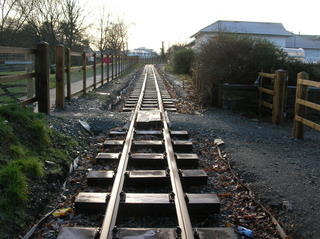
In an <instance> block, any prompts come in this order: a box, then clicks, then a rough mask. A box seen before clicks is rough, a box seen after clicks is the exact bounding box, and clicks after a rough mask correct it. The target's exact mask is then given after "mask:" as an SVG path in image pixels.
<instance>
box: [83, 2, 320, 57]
mask: <svg viewBox="0 0 320 239" xmlns="http://www.w3.org/2000/svg"><path fill="white" fill-rule="evenodd" d="M80 1H81V2H82V4H84V5H85V6H86V7H87V9H90V14H89V15H88V19H87V20H88V21H90V22H94V21H98V19H99V11H100V9H102V8H103V7H104V8H105V9H106V10H107V11H108V12H110V13H111V14H112V15H113V16H120V17H122V18H123V19H124V20H125V21H126V22H127V24H129V49H133V48H137V47H142V46H144V47H147V48H153V49H155V50H156V51H159V50H160V47H161V41H164V42H165V47H167V46H169V45H172V44H174V43H178V42H180V43H183V42H189V41H190V40H191V39H190V38H189V37H190V36H191V35H193V34H194V33H196V32H197V31H199V30H200V29H201V28H203V27H205V26H207V25H210V24H211V23H213V22H215V21H217V20H234V21H260V22H281V23H283V25H284V27H285V28H286V29H287V30H288V31H291V32H294V33H299V32H300V33H301V34H310V35H320V1H319V0H304V1H302V0H299V1H298V0H291V1H289V0H192V1H191V0H159V1H156V0H80Z"/></svg>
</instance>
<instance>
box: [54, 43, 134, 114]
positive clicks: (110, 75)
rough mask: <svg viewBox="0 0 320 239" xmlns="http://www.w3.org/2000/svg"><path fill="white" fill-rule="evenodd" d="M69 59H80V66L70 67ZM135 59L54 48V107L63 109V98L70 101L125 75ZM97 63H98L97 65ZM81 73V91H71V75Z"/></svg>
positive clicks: (59, 47) (62, 47) (61, 46)
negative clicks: (75, 96) (90, 77)
mask: <svg viewBox="0 0 320 239" xmlns="http://www.w3.org/2000/svg"><path fill="white" fill-rule="evenodd" d="M71 57H81V65H78V66H71ZM89 57H91V58H92V59H93V60H92V64H91V65H90V64H88V58H89ZM137 61H138V59H137V58H136V57H129V56H125V55H105V54H100V55H99V56H97V54H96V53H87V52H72V51H70V50H69V49H68V48H65V47H64V46H63V45H58V46H57V47H56V107H57V108H58V109H63V107H64V100H65V96H66V98H67V99H71V97H72V96H74V95H77V94H79V93H83V94H86V93H87V91H88V90H89V89H92V88H93V89H96V88H97V87H99V86H102V85H104V83H105V82H109V81H110V80H113V79H115V78H117V77H119V76H121V75H122V74H124V73H126V72H127V71H128V70H129V68H130V67H131V66H132V65H133V64H135V63H137ZM98 62H99V63H98ZM99 67H100V74H99V75H100V81H99V82H98V81H97V79H98V77H97V76H98V74H97V69H98V68H99ZM91 69H92V84H88V82H89V81H88V79H89V78H88V74H87V73H88V71H89V70H91ZM79 71H81V72H82V89H80V90H76V91H74V90H72V82H71V75H72V73H73V72H79ZM64 72H65V73H66V85H67V87H66V89H67V93H66V95H65V92H64V91H65V87H64V85H65V79H64Z"/></svg>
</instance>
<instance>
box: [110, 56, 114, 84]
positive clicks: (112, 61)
mask: <svg viewBox="0 0 320 239" xmlns="http://www.w3.org/2000/svg"><path fill="white" fill-rule="evenodd" d="M113 79H114V56H113V55H111V80H113Z"/></svg>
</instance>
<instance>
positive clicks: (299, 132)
mask: <svg viewBox="0 0 320 239" xmlns="http://www.w3.org/2000/svg"><path fill="white" fill-rule="evenodd" d="M299 79H301V80H309V74H308V73H306V72H300V73H298V74H297V88H296V103H295V108H294V119H293V137H295V138H297V139H303V135H304V133H303V123H301V122H299V121H297V120H295V118H296V116H301V117H305V113H306V107H305V106H303V105H300V104H298V103H297V99H304V100H306V99H307V97H308V86H306V85H302V84H299Z"/></svg>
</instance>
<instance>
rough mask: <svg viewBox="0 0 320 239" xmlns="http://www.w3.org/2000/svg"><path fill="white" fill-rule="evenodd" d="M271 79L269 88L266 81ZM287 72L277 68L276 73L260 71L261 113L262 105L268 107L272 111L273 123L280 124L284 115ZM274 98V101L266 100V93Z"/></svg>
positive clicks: (260, 110)
mask: <svg viewBox="0 0 320 239" xmlns="http://www.w3.org/2000/svg"><path fill="white" fill-rule="evenodd" d="M266 80H267V81H269V84H268V86H269V87H268V88H267V87H266V86H265V83H266V82H265V81H266ZM287 87H288V81H287V72H286V71H284V70H277V71H276V72H275V73H274V74H269V73H264V72H259V87H258V90H259V113H260V114H261V112H262V107H266V108H268V109H270V110H271V111H272V123H274V124H280V123H281V121H282V119H283V116H284V109H285V103H286V94H287ZM265 94H266V95H268V96H269V97H270V98H272V100H271V101H272V102H269V101H266V100H264V95H265Z"/></svg>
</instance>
